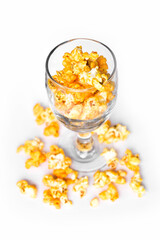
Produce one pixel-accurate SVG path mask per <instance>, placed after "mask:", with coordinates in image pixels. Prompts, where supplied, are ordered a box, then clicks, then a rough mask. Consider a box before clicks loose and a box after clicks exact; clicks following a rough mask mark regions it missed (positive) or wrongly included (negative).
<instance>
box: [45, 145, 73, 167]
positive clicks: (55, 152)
mask: <svg viewBox="0 0 160 240" xmlns="http://www.w3.org/2000/svg"><path fill="white" fill-rule="evenodd" d="M46 156H47V158H48V168H49V169H54V170H55V169H66V168H67V167H69V166H70V165H71V163H72V161H71V159H70V158H69V157H66V156H65V154H64V151H63V149H62V148H59V147H58V146H56V145H52V146H51V147H50V152H48V153H47V154H46Z"/></svg>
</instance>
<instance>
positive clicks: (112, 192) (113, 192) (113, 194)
mask: <svg viewBox="0 0 160 240" xmlns="http://www.w3.org/2000/svg"><path fill="white" fill-rule="evenodd" d="M99 197H100V198H101V199H102V200H108V199H110V200H111V201H115V200H116V199H117V198H119V194H118V191H117V188H116V187H115V186H114V185H113V184H112V183H110V184H109V185H108V188H107V190H105V191H103V192H101V193H100V194H99Z"/></svg>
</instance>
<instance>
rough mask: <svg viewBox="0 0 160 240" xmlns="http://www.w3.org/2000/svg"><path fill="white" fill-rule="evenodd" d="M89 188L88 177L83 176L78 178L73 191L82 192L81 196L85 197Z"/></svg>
mask: <svg viewBox="0 0 160 240" xmlns="http://www.w3.org/2000/svg"><path fill="white" fill-rule="evenodd" d="M87 188H88V177H87V176H86V177H81V178H79V179H76V181H75V185H74V186H73V191H75V192H80V197H81V198H82V197H84V196H85V195H86V192H87Z"/></svg>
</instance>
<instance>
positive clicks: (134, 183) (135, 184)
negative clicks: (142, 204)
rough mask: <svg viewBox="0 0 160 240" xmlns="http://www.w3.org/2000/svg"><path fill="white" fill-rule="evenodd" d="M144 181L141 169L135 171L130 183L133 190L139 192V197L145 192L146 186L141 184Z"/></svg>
mask: <svg viewBox="0 0 160 240" xmlns="http://www.w3.org/2000/svg"><path fill="white" fill-rule="evenodd" d="M142 181H143V179H142V178H141V176H140V173H139V171H135V172H134V175H133V177H132V178H131V182H130V184H129V185H130V187H131V188H132V190H133V191H134V192H135V193H137V194H138V197H142V196H143V194H144V193H145V188H144V186H143V185H141V182H142Z"/></svg>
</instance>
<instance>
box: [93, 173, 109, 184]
mask: <svg viewBox="0 0 160 240" xmlns="http://www.w3.org/2000/svg"><path fill="white" fill-rule="evenodd" d="M93 177H94V184H93V185H94V186H95V187H96V188H101V187H104V186H105V185H106V184H109V183H110V178H109V176H107V175H106V173H105V172H100V171H99V170H98V171H97V172H96V173H95V174H94V176H93Z"/></svg>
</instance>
